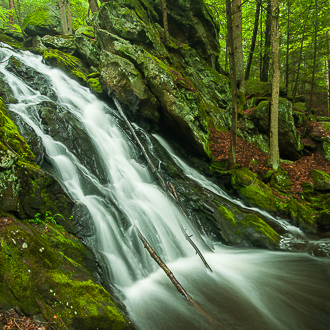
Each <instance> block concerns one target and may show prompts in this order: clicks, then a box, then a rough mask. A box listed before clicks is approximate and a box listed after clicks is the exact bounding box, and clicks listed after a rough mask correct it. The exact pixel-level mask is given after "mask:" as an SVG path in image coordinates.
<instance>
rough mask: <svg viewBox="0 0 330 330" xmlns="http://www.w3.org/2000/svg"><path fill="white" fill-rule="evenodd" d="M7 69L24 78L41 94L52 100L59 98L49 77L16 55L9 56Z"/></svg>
mask: <svg viewBox="0 0 330 330" xmlns="http://www.w3.org/2000/svg"><path fill="white" fill-rule="evenodd" d="M6 69H7V70H8V71H10V72H12V73H14V74H15V75H17V76H18V77H20V78H22V79H23V80H24V81H25V82H26V83H27V84H28V85H29V86H30V87H32V88H34V89H36V90H38V91H39V92H40V94H42V95H46V96H48V97H49V98H50V99H51V100H57V95H56V93H55V91H54V90H53V89H52V88H51V83H50V81H49V79H48V78H46V76H44V75H43V74H41V73H39V72H37V71H35V70H34V69H32V68H31V67H29V66H27V65H26V64H24V63H22V62H21V61H19V60H18V59H17V58H16V57H14V56H11V57H10V58H9V60H8V64H7V66H6Z"/></svg>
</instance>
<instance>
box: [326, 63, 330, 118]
mask: <svg viewBox="0 0 330 330" xmlns="http://www.w3.org/2000/svg"><path fill="white" fill-rule="evenodd" d="M326 63H327V64H328V65H327V72H326V76H327V89H328V117H330V60H326Z"/></svg>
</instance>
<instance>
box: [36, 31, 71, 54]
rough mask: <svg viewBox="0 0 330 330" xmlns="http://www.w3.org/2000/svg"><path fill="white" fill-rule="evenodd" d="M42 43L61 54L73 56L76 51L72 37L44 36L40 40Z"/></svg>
mask: <svg viewBox="0 0 330 330" xmlns="http://www.w3.org/2000/svg"><path fill="white" fill-rule="evenodd" d="M41 41H42V43H43V44H44V45H45V46H46V47H48V48H53V49H58V50H60V51H62V52H65V53H68V54H73V52H74V51H75V50H76V45H75V41H74V36H69V35H61V36H50V35H46V36H44V37H42V38H41Z"/></svg>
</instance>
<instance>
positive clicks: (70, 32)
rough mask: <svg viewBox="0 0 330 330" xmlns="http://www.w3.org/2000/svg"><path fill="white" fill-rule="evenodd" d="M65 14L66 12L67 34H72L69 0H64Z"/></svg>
mask: <svg viewBox="0 0 330 330" xmlns="http://www.w3.org/2000/svg"><path fill="white" fill-rule="evenodd" d="M66 14H67V22H68V34H72V17H71V5H70V0H66Z"/></svg>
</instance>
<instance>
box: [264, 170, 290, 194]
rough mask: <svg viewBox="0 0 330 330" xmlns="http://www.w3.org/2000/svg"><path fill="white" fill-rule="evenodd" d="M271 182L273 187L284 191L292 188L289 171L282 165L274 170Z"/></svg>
mask: <svg viewBox="0 0 330 330" xmlns="http://www.w3.org/2000/svg"><path fill="white" fill-rule="evenodd" d="M269 184H270V186H271V187H273V188H275V189H277V190H278V191H281V192H283V193H286V192H288V191H289V190H291V186H292V183H291V180H290V178H289V176H288V172H287V171H284V170H283V168H282V167H279V168H278V170H277V171H272V173H271V176H270V180H269Z"/></svg>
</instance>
